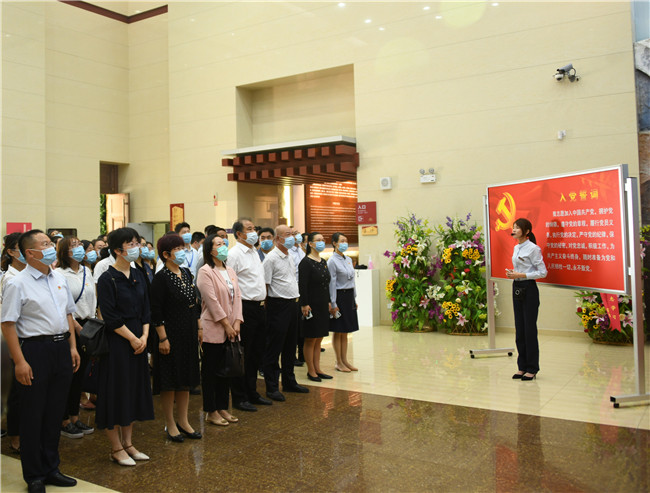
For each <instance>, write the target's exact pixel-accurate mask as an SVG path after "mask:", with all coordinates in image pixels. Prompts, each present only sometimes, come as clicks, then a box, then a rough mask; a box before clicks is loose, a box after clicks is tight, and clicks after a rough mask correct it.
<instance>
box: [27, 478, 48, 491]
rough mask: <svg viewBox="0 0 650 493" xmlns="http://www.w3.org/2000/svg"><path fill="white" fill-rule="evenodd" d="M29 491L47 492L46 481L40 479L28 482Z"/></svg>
mask: <svg viewBox="0 0 650 493" xmlns="http://www.w3.org/2000/svg"><path fill="white" fill-rule="evenodd" d="M27 491H28V493H45V483H44V482H43V481H41V480H40V479H37V480H36V481H30V482H29V483H27Z"/></svg>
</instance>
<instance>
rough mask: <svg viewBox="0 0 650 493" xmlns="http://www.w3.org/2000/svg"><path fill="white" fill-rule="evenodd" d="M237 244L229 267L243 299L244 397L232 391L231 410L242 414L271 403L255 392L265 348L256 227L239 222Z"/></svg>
mask: <svg viewBox="0 0 650 493" xmlns="http://www.w3.org/2000/svg"><path fill="white" fill-rule="evenodd" d="M232 231H233V234H234V235H235V238H236V239H237V243H235V245H234V246H233V247H232V248H231V249H230V250H229V252H228V267H230V268H231V269H233V270H234V271H235V273H236V274H237V280H238V281H239V289H240V291H241V296H242V314H243V318H244V322H243V323H242V324H241V326H240V334H241V340H242V343H243V345H244V364H245V366H246V368H245V375H244V381H245V390H246V394H245V395H242V396H238V395H236V393H237V392H236V389H235V387H233V388H232V391H233V406H234V407H236V408H237V409H241V410H242V411H257V409H256V408H255V406H254V404H258V405H259V404H261V405H266V406H270V405H271V404H272V402H271V401H270V400H268V399H265V398H264V397H262V396H261V395H260V394H259V393H258V392H257V370H258V368H259V367H260V364H261V362H262V356H263V354H264V347H265V344H266V311H265V308H264V300H265V299H266V284H265V282H264V268H263V267H262V261H261V260H260V257H259V255H258V254H257V250H256V249H255V243H257V240H258V238H257V233H256V232H255V225H254V224H253V222H252V221H251V220H250V219H248V218H242V219H239V220H238V221H237V222H235V224H233V226H232Z"/></svg>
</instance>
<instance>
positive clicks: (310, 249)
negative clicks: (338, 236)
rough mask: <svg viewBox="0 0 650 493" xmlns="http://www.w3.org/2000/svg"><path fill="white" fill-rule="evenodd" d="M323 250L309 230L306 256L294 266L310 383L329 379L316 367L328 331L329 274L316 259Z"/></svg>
mask: <svg viewBox="0 0 650 493" xmlns="http://www.w3.org/2000/svg"><path fill="white" fill-rule="evenodd" d="M324 249H325V241H324V239H323V235H322V234H320V233H310V234H309V237H308V243H307V249H306V251H307V256H306V257H305V258H303V259H302V260H301V261H300V265H299V266H298V284H299V289H300V309H301V310H302V316H303V323H302V327H301V328H302V335H303V336H304V338H305V348H304V353H305V362H306V363H307V378H308V379H309V380H311V381H312V382H320V381H321V380H322V379H323V378H326V379H327V378H332V377H331V376H330V375H326V374H325V373H323V372H322V371H321V369H320V345H321V341H322V340H323V337H325V336H327V334H328V333H329V315H330V314H329V309H330V293H329V284H330V273H329V270H328V269H327V262H326V261H325V259H322V258H320V252H322V251H323V250H324Z"/></svg>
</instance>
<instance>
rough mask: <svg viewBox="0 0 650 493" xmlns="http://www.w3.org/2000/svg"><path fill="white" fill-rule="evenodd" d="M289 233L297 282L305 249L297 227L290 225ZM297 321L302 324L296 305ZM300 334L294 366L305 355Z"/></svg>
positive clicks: (300, 362) (299, 362)
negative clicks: (293, 240)
mask: <svg viewBox="0 0 650 493" xmlns="http://www.w3.org/2000/svg"><path fill="white" fill-rule="evenodd" d="M291 234H292V235H293V237H294V239H295V243H294V245H293V246H292V247H291V248H289V254H290V255H291V258H292V260H293V263H294V265H295V266H296V282H299V276H298V266H299V265H300V262H301V261H302V259H304V258H305V251H304V250H303V249H302V248H301V247H300V245H301V244H302V235H301V234H300V231H299V230H298V228H296V227H292V228H291ZM298 323H299V324H302V312H301V311H300V307H298ZM300 334H302V330H300V329H298V341H297V343H296V346H297V347H298V357H297V358H295V360H294V365H295V366H302V365H304V364H305V355H304V354H303V347H304V345H305V338H304V337H302V336H301V335H300Z"/></svg>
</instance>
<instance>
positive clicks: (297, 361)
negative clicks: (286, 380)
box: [293, 359, 305, 366]
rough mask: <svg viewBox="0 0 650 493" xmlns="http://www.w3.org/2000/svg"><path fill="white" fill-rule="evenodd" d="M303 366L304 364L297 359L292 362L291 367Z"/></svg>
mask: <svg viewBox="0 0 650 493" xmlns="http://www.w3.org/2000/svg"><path fill="white" fill-rule="evenodd" d="M304 364H305V362H304V361H300V360H299V359H297V360H296V361H294V362H293V366H302V365H304Z"/></svg>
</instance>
